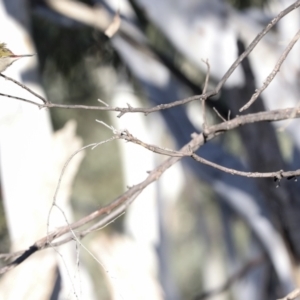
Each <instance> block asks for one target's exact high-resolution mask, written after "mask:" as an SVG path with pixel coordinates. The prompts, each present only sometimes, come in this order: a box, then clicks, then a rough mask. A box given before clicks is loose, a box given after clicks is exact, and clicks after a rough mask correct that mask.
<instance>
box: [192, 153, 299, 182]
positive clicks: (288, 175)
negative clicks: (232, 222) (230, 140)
mask: <svg viewBox="0 0 300 300" xmlns="http://www.w3.org/2000/svg"><path fill="white" fill-rule="evenodd" d="M191 157H192V158H193V159H194V160H195V161H197V162H200V163H202V164H204V165H207V166H210V167H212V168H215V169H218V170H220V171H223V172H225V173H229V174H231V175H238V176H243V177H249V178H275V179H276V181H278V180H281V179H282V178H288V179H291V178H295V177H297V176H300V169H298V170H295V171H286V172H285V171H283V170H279V171H275V172H263V173H261V172H244V171H238V170H235V169H230V168H226V167H224V166H221V165H218V164H216V163H214V162H211V161H209V160H206V159H205V158H202V157H200V156H199V155H197V154H195V153H193V154H192V155H191Z"/></svg>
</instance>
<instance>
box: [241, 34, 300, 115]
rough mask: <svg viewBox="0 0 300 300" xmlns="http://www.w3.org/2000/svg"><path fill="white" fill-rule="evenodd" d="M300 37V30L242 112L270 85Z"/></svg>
mask: <svg viewBox="0 0 300 300" xmlns="http://www.w3.org/2000/svg"><path fill="white" fill-rule="evenodd" d="M299 38H300V30H299V31H298V32H297V33H296V34H295V36H294V37H293V39H292V40H291V42H290V43H289V44H288V46H287V47H286V49H285V50H284V52H283V53H282V54H281V56H280V58H279V60H278V61H277V63H276V65H275V67H274V69H273V70H272V72H271V73H270V75H269V76H268V77H267V79H266V81H265V82H264V84H263V85H262V87H260V88H259V89H258V90H256V91H255V93H254V94H253V95H252V97H251V99H250V100H249V101H248V102H247V103H246V104H245V105H244V106H243V107H242V108H241V109H240V112H242V111H244V110H246V109H247V108H249V106H250V105H251V104H252V103H253V102H254V101H255V100H256V99H257V98H258V97H259V96H260V95H261V93H262V92H263V91H264V90H265V89H266V88H267V87H268V86H269V84H270V83H271V82H272V80H273V79H274V78H275V76H276V75H277V73H278V72H279V70H280V67H281V65H282V64H283V62H284V61H285V59H286V57H287V56H288V54H289V53H290V51H291V50H292V48H293V47H294V45H295V44H296V42H297V41H298V40H299Z"/></svg>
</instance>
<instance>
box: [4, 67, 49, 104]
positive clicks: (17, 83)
mask: <svg viewBox="0 0 300 300" xmlns="http://www.w3.org/2000/svg"><path fill="white" fill-rule="evenodd" d="M0 76H1V77H3V78H5V79H6V80H10V81H12V82H13V83H14V84H16V85H18V86H20V87H21V88H23V89H24V90H26V91H28V92H29V93H30V94H32V95H34V96H35V97H37V98H39V99H40V100H42V101H43V103H44V104H46V103H48V101H47V99H45V98H44V97H42V96H41V95H39V94H37V93H36V92H34V91H33V90H31V89H30V88H29V87H27V86H26V85H24V84H23V83H21V82H19V81H17V80H15V79H13V78H11V77H8V76H6V75H3V74H2V73H1V74H0Z"/></svg>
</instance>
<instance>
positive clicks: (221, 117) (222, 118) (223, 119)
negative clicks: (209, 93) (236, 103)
mask: <svg viewBox="0 0 300 300" xmlns="http://www.w3.org/2000/svg"><path fill="white" fill-rule="evenodd" d="M213 110H214V112H215V113H216V114H217V116H218V117H219V118H220V119H221V120H222V121H223V122H226V121H227V120H226V119H225V118H224V117H223V116H222V115H221V114H220V113H219V112H218V110H217V109H216V108H215V107H213Z"/></svg>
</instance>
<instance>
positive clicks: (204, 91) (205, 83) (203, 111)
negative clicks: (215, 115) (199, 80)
mask: <svg viewBox="0 0 300 300" xmlns="http://www.w3.org/2000/svg"><path fill="white" fill-rule="evenodd" d="M202 61H203V62H204V63H205V64H206V67H207V72H206V77H205V82H204V87H203V94H206V91H207V88H208V80H209V76H210V65H209V62H208V59H206V60H202ZM201 101H202V117H203V125H202V127H203V131H205V130H206V127H207V124H206V111H205V101H206V98H202V99H201Z"/></svg>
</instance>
